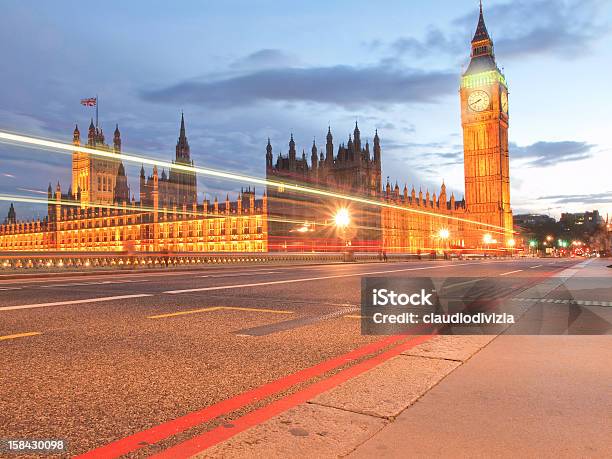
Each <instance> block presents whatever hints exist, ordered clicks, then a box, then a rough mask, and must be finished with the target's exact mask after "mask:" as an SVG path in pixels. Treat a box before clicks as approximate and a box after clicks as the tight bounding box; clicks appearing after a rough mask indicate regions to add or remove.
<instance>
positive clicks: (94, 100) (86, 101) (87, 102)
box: [81, 97, 98, 107]
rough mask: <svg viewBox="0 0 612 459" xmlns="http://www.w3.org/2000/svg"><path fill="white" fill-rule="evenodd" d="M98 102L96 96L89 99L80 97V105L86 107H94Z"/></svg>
mask: <svg viewBox="0 0 612 459" xmlns="http://www.w3.org/2000/svg"><path fill="white" fill-rule="evenodd" d="M97 103H98V98H97V97H90V98H89V99H81V105H85V106H86V107H95V106H96V104H97Z"/></svg>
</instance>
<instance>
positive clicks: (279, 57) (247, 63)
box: [230, 49, 298, 69]
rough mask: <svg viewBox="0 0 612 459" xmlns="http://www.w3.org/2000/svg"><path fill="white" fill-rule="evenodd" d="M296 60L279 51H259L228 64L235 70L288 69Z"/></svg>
mask: <svg viewBox="0 0 612 459" xmlns="http://www.w3.org/2000/svg"><path fill="white" fill-rule="evenodd" d="M297 62H298V60H297V59H296V58H295V57H294V56H292V55H290V54H288V53H285V52H284V51H281V50H280V49H261V50H259V51H256V52H254V53H252V54H249V55H248V56H245V57H243V58H241V59H238V60H236V61H234V62H233V63H232V64H230V67H231V68H235V69H261V68H266V67H290V66H293V65H295V64H297Z"/></svg>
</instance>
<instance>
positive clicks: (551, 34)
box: [370, 0, 610, 60]
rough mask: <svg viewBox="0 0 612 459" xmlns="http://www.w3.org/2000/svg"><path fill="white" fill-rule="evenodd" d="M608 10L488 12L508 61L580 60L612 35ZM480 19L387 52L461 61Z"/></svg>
mask: <svg viewBox="0 0 612 459" xmlns="http://www.w3.org/2000/svg"><path fill="white" fill-rule="evenodd" d="M604 5H605V3H604V2H603V1H601V0H564V1H559V0H537V1H533V0H516V1H512V2H507V3H501V4H497V5H492V6H490V7H489V6H487V7H486V8H485V21H486V23H487V25H488V28H489V32H490V33H491V36H492V38H493V41H494V43H495V49H496V52H497V54H498V55H502V56H503V57H504V59H505V60H506V59H512V58H524V57H527V56H533V55H541V54H550V55H556V56H560V57H563V58H564V59H578V58H580V57H583V56H585V55H587V54H588V53H589V51H590V49H591V47H592V45H593V44H594V43H595V42H596V41H597V40H598V39H599V38H601V37H602V36H604V35H606V34H607V33H609V31H610V28H609V27H608V26H605V25H603V24H602V23H601V22H599V21H598V20H597V19H596V18H598V17H603V16H604V15H605V14H604V15H602V14H601V12H600V10H602V9H603V8H606V7H607V6H608V5H605V6H604ZM476 18H477V12H476V11H474V12H471V13H469V14H466V15H464V16H461V17H459V18H457V19H455V20H454V21H453V22H452V25H453V26H454V30H451V32H449V33H445V32H443V31H442V30H441V29H440V28H438V27H434V26H429V28H428V29H427V32H426V34H425V36H424V37H423V38H415V37H401V38H398V39H397V40H395V41H393V42H391V43H390V44H388V46H387V47H388V51H389V53H391V54H392V55H394V56H398V57H401V56H410V57H414V58H424V57H427V56H428V55H432V54H436V55H437V54H445V55H448V56H451V57H454V58H462V57H463V56H464V54H465V52H466V45H467V41H466V40H468V37H471V34H473V33H474V30H475V28H476ZM496 37H501V38H499V39H496ZM382 46H384V45H383V44H382V43H381V42H380V40H374V41H373V42H371V43H370V47H372V48H380V47H382Z"/></svg>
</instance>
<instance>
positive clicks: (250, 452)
mask: <svg viewBox="0 0 612 459" xmlns="http://www.w3.org/2000/svg"><path fill="white" fill-rule="evenodd" d="M387 422H388V421H386V420H384V419H381V418H375V417H372V416H365V415H363V414H358V413H351V412H348V411H342V410H338V409H336V408H331V407H327V406H320V405H314V404H308V403H307V404H302V405H298V406H296V407H295V408H292V409H290V410H288V411H286V412H285V413H282V414H280V415H278V416H276V417H274V418H272V419H270V420H269V421H266V422H264V423H263V424H259V425H258V426H256V427H253V428H251V429H249V430H246V431H244V432H241V433H239V434H238V435H236V436H235V437H233V438H231V439H230V440H227V441H225V442H223V443H220V444H218V445H216V446H213V447H212V448H209V449H207V450H206V451H203V452H202V453H200V454H198V455H196V456H194V457H195V458H198V459H203V458H209V459H210V458H215V459H217V458H223V459H232V458H236V459H238V458H240V459H243V458H262V459H263V458H265V459H274V458H290V457H296V458H297V457H312V458H315V457H316V458H321V459H324V458H337V457H338V456H343V455H346V454H349V453H350V452H351V451H352V450H353V449H354V448H355V446H356V445H359V444H361V443H363V442H364V441H366V440H367V439H368V438H370V437H371V436H372V435H374V434H375V433H376V432H378V431H380V430H381V429H382V428H383V427H384V426H385V425H386V424H387Z"/></svg>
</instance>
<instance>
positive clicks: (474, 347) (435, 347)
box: [402, 335, 497, 362]
mask: <svg viewBox="0 0 612 459" xmlns="http://www.w3.org/2000/svg"><path fill="white" fill-rule="evenodd" d="M496 337H497V335H481V336H478V335H465V336H462V335H449V336H436V337H435V338H432V339H431V340H429V341H425V342H424V343H421V344H419V345H418V346H415V347H413V348H412V349H409V350H407V351H405V352H402V355H412V356H416V357H428V358H431V359H446V360H456V361H458V362H465V361H466V360H468V359H469V358H470V357H472V356H473V355H474V354H475V353H476V352H478V351H479V350H480V349H482V348H483V347H485V346H486V345H487V344H489V343H490V342H491V341H493V340H494V339H495V338H496Z"/></svg>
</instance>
